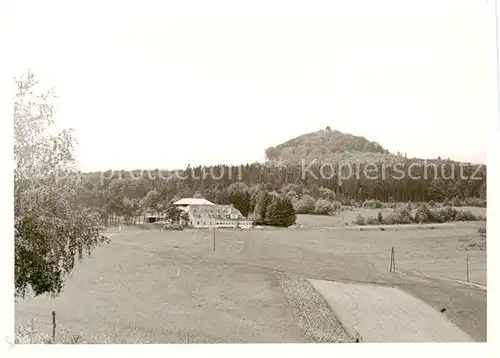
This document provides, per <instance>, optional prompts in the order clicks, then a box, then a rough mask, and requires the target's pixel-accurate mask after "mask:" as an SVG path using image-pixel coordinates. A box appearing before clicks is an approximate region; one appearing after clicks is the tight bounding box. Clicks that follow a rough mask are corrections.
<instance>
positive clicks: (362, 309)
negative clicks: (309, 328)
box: [310, 280, 474, 342]
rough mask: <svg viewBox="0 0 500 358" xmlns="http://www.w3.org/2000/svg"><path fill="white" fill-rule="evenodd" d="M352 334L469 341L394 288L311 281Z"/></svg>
mask: <svg viewBox="0 0 500 358" xmlns="http://www.w3.org/2000/svg"><path fill="white" fill-rule="evenodd" d="M310 282H311V284H312V285H313V286H314V288H315V289H316V290H318V292H320V293H321V294H322V295H323V297H324V298H325V299H326V301H327V302H328V304H329V305H330V306H331V307H332V309H333V310H334V312H335V314H336V315H337V316H338V317H339V319H340V320H341V321H342V324H343V326H344V328H345V329H346V330H347V331H348V332H349V334H350V335H351V336H353V335H355V334H356V333H359V334H360V335H361V337H362V338H363V341H364V342H471V341H474V340H473V339H472V338H471V337H470V336H469V335H468V334H466V333H465V332H463V331H462V330H460V328H459V327H458V326H456V325H455V324H453V323H452V322H450V321H449V320H448V319H447V318H446V317H444V316H443V315H442V314H440V313H439V312H438V311H436V310H434V309H433V308H432V307H431V306H429V305H428V304H426V303H425V302H423V301H421V300H419V299H417V298H415V297H413V296H412V295H410V294H408V293H406V292H403V291H401V290H399V289H397V288H393V287H380V286H370V285H358V284H346V283H338V282H332V281H323V280H310Z"/></svg>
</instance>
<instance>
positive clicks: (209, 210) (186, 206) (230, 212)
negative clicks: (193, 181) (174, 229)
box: [174, 198, 253, 229]
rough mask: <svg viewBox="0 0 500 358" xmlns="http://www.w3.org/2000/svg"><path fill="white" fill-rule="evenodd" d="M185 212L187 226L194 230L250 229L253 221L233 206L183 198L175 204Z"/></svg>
mask: <svg viewBox="0 0 500 358" xmlns="http://www.w3.org/2000/svg"><path fill="white" fill-rule="evenodd" d="M174 205H175V206H177V207H179V208H180V209H181V210H183V211H185V212H186V213H187V216H188V222H187V223H186V222H184V223H183V224H187V225H189V226H192V227H194V228H200V229H201V228H238V227H239V228H242V229H245V228H250V227H251V226H252V224H253V223H252V221H251V220H248V219H246V218H245V217H243V215H242V214H241V212H240V211H239V210H238V209H236V208H235V207H234V206H233V205H218V204H214V203H212V202H210V201H208V200H206V199H197V198H183V199H181V200H179V201H176V202H175V203H174Z"/></svg>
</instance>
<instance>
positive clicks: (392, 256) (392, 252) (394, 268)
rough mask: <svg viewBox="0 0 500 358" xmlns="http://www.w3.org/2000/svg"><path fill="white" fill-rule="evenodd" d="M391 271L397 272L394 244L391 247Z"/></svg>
mask: <svg viewBox="0 0 500 358" xmlns="http://www.w3.org/2000/svg"><path fill="white" fill-rule="evenodd" d="M389 272H396V258H395V256H394V246H393V247H392V248H391V266H390V268H389Z"/></svg>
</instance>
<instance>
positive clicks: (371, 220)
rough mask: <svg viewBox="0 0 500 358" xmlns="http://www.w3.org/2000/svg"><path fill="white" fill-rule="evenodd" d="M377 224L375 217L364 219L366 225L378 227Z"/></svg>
mask: <svg viewBox="0 0 500 358" xmlns="http://www.w3.org/2000/svg"><path fill="white" fill-rule="evenodd" d="M379 223H380V221H379V220H378V218H376V217H375V216H368V217H367V218H366V224H367V225H378V224H379Z"/></svg>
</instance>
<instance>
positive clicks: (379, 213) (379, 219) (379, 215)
mask: <svg viewBox="0 0 500 358" xmlns="http://www.w3.org/2000/svg"><path fill="white" fill-rule="evenodd" d="M377 220H378V222H379V224H383V223H384V215H382V211H379V212H378V214H377Z"/></svg>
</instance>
